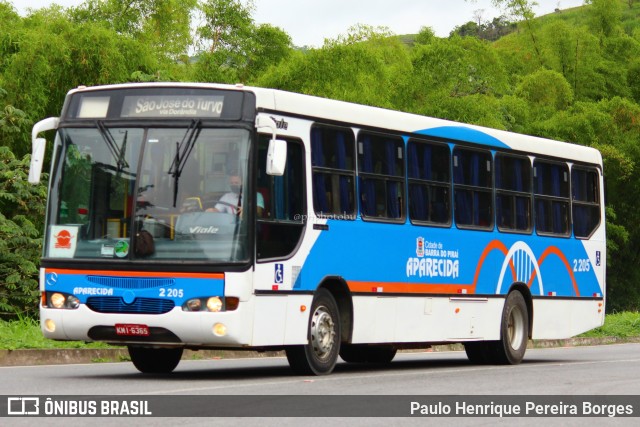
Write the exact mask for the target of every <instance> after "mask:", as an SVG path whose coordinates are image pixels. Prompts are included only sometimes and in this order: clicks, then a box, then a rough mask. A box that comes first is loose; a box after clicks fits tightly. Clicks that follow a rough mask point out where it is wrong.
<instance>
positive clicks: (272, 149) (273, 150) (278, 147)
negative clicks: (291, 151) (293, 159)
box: [267, 139, 287, 176]
mask: <svg viewBox="0 0 640 427" xmlns="http://www.w3.org/2000/svg"><path fill="white" fill-rule="evenodd" d="M286 166H287V141H284V140H282V139H272V140H271V141H269V150H268V151H267V175H275V176H282V175H284V170H285V167H286Z"/></svg>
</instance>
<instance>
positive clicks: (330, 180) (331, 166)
mask: <svg viewBox="0 0 640 427" xmlns="http://www.w3.org/2000/svg"><path fill="white" fill-rule="evenodd" d="M354 146H355V142H354V136H353V132H352V131H351V129H345V128H334V127H328V126H320V125H314V126H313V127H312V129H311V164H312V166H313V170H312V174H313V207H314V210H315V212H316V214H318V215H319V216H331V215H333V216H334V217H335V216H337V217H338V218H343V219H345V218H349V219H351V218H353V217H354V215H355V203H354V193H355V159H354V152H355V149H354Z"/></svg>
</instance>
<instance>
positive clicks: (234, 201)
mask: <svg viewBox="0 0 640 427" xmlns="http://www.w3.org/2000/svg"><path fill="white" fill-rule="evenodd" d="M229 188H230V190H231V191H229V192H228V193H225V194H224V195H223V196H222V197H221V198H220V200H218V202H217V203H216V204H215V206H214V207H213V208H208V209H207V212H222V213H227V214H231V215H238V216H239V215H242V205H241V204H240V198H241V194H242V178H241V177H240V175H239V174H232V175H230V176H229ZM256 205H257V207H258V217H261V216H262V211H263V210H264V198H263V197H262V194H260V193H259V192H258V193H256Z"/></svg>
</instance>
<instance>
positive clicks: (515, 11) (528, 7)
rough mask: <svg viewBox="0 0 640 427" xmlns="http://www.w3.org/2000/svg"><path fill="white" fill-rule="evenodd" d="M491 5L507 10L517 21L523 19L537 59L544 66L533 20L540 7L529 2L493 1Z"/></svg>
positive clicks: (518, 0)
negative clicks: (535, 9)
mask: <svg viewBox="0 0 640 427" xmlns="http://www.w3.org/2000/svg"><path fill="white" fill-rule="evenodd" d="M491 3H492V4H493V5H494V6H496V7H502V8H504V9H506V10H507V12H508V13H510V15H511V16H512V17H514V18H516V19H518V18H519V19H521V20H522V21H523V22H524V24H525V26H526V28H527V31H528V33H529V36H530V37H531V43H532V45H533V49H534V51H535V53H536V57H537V58H538V61H539V62H540V65H541V66H544V65H545V63H544V60H543V58H542V53H541V51H540V46H539V45H538V40H537V35H536V30H535V26H536V24H535V22H534V20H533V18H534V17H535V13H534V12H533V8H534V7H535V6H537V5H538V3H537V2H535V1H529V0H491Z"/></svg>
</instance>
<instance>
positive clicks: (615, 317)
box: [581, 310, 640, 338]
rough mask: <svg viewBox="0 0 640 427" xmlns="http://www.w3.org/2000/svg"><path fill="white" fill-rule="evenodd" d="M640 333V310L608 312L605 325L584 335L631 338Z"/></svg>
mask: <svg viewBox="0 0 640 427" xmlns="http://www.w3.org/2000/svg"><path fill="white" fill-rule="evenodd" d="M639 335H640V312H638V311H637V310H635V311H626V312H622V313H614V314H608V315H607V316H606V317H605V320H604V325H602V326H601V327H599V328H596V329H594V330H592V331H589V332H587V333H585V334H582V335H581V336H584V337H618V338H629V337H637V336H639Z"/></svg>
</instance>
